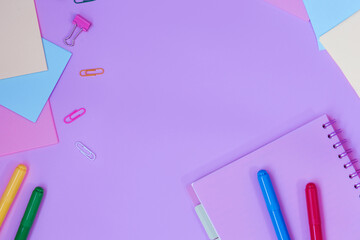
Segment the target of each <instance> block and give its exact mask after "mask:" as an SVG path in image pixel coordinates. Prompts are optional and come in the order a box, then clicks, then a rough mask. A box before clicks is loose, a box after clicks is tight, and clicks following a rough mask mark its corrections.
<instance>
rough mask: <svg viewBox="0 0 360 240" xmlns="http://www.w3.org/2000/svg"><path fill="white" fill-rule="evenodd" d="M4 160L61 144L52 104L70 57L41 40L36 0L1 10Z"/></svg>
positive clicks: (0, 150)
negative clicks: (26, 151) (53, 94)
mask: <svg viewBox="0 0 360 240" xmlns="http://www.w3.org/2000/svg"><path fill="white" fill-rule="evenodd" d="M0 32H1V33H2V36H3V37H2V38H1V39H0V53H1V54H0V156H1V155H6V154H11V153H16V152H20V151H24V150H29V149H33V148H37V147H43V146H47V145H51V144H55V143H57V142H58V138H57V133H56V128H55V125H54V121H53V116H52V111H51V107H50V103H49V102H48V100H49V97H50V95H51V93H52V92H53V90H54V88H55V86H56V84H57V82H58V80H59V78H60V76H61V74H62V72H63V71H64V69H65V67H66V65H67V63H68V61H69V59H70V56H71V53H70V52H68V51H66V50H65V49H63V48H60V47H58V46H56V45H55V44H53V43H51V42H49V41H47V40H42V39H41V34H40V28H39V24H38V18H37V13H36V9H35V4H34V1H33V0H22V1H6V2H4V3H2V4H1V7H0Z"/></svg>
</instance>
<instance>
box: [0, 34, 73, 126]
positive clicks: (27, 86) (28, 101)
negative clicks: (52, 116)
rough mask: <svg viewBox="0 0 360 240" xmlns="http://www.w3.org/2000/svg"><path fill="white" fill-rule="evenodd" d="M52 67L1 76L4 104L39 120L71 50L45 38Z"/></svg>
mask: <svg viewBox="0 0 360 240" xmlns="http://www.w3.org/2000/svg"><path fill="white" fill-rule="evenodd" d="M43 45H44V51H45V57H46V62H47V65H48V70H47V71H44V72H38V73H33V74H28V75H23V76H19V77H13V78H7V79H3V80H0V105H3V106H4V107H6V108H8V109H10V110H12V111H13V112H15V113H17V114H19V115H21V116H23V117H25V118H27V119H29V120H30V121H32V122H36V121H37V119H38V117H39V115H40V113H41V111H42V109H43V108H44V106H45V104H46V102H47V100H48V98H49V97H50V95H51V93H52V91H53V90H54V88H55V86H56V83H57V82H58V80H59V78H60V76H61V74H62V72H63V71H64V69H65V67H66V64H67V63H68V62H69V60H70V57H71V52H69V51H67V50H65V49H63V48H61V47H58V46H57V45H55V44H53V43H51V42H49V41H47V40H45V39H43Z"/></svg>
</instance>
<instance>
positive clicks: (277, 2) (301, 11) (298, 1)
mask: <svg viewBox="0 0 360 240" xmlns="http://www.w3.org/2000/svg"><path fill="white" fill-rule="evenodd" d="M265 2H268V3H271V4H273V5H274V6H276V7H278V8H280V9H282V10H284V11H286V12H288V13H290V14H292V15H295V16H296V17H299V18H301V19H302V20H304V21H309V16H308V14H307V12H306V9H305V6H304V3H303V1H302V0H265Z"/></svg>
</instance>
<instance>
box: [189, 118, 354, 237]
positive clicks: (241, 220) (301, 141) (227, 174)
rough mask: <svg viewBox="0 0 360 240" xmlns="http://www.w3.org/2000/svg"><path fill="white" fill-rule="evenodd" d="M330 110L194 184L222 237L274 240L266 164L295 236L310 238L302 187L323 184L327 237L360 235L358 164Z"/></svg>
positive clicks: (323, 213)
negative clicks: (264, 186) (261, 180)
mask: <svg viewBox="0 0 360 240" xmlns="http://www.w3.org/2000/svg"><path fill="white" fill-rule="evenodd" d="M334 125H335V124H334V123H333V122H331V121H330V120H329V119H328V117H327V116H326V115H324V116H321V117H319V118H317V119H315V120H314V121H312V122H310V123H308V124H306V125H304V126H302V127H300V128H298V129H296V130H294V131H292V132H290V133H288V134H286V135H284V136H282V137H280V138H279V139H277V140H275V141H273V142H271V143H269V144H267V145H265V146H263V147H261V148H259V149H257V150H256V151H254V152H252V153H250V154H248V155H246V156H244V157H242V158H241V159H239V160H237V161H235V162H233V163H230V164H228V165H227V166H225V167H223V168H221V169H219V170H217V171H215V172H212V173H211V174H209V175H207V176H205V177H203V178H201V179H199V180H197V181H196V182H194V183H193V184H192V187H193V189H194V191H195V193H196V196H197V198H198V199H197V200H198V201H199V203H200V204H202V206H203V207H204V209H205V211H206V213H207V215H208V216H209V219H210V220H211V223H212V224H213V227H214V229H215V230H216V232H217V234H218V236H219V238H220V239H221V240H233V239H276V234H275V232H274V228H273V226H272V224H271V221H269V220H268V218H269V217H268V215H269V213H268V210H267V208H266V206H265V204H263V200H262V193H261V191H259V185H258V180H257V178H256V173H257V171H258V170H259V169H267V171H268V172H269V173H271V179H272V181H273V184H274V186H276V189H275V190H276V195H277V197H278V200H279V202H280V205H281V211H282V213H283V214H284V218H285V221H286V224H287V228H288V232H289V235H290V237H291V238H292V239H309V236H310V231H309V225H308V216H307V210H306V199H305V194H304V187H305V185H306V184H307V183H308V181H309V180H311V181H313V182H314V183H316V185H317V186H318V188H319V189H321V196H323V197H322V198H321V206H322V211H321V212H322V217H323V218H322V221H321V222H322V230H323V234H324V236H326V237H327V240H339V239H352V238H353V237H354V236H358V235H359V234H360V229H359V227H358V223H359V222H360V210H359V208H358V206H359V196H360V189H357V188H360V185H359V184H358V183H359V182H360V179H359V178H358V177H355V178H352V179H350V178H349V177H348V176H349V175H350V174H352V173H354V172H355V171H354V168H356V167H357V166H356V165H354V166H352V167H348V168H344V165H349V164H350V162H351V159H350V158H349V155H348V151H346V150H345V148H344V146H343V142H342V141H341V139H340V137H339V136H338V134H340V132H339V131H337V130H336V128H335V127H334Z"/></svg>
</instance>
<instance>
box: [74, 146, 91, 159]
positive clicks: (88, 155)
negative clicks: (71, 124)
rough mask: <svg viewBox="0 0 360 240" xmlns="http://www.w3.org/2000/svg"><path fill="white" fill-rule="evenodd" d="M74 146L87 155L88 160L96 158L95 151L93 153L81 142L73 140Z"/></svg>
mask: <svg viewBox="0 0 360 240" xmlns="http://www.w3.org/2000/svg"><path fill="white" fill-rule="evenodd" d="M75 146H76V148H77V149H79V151H80V152H81V153H82V154H83V155H84V156H85V157H87V158H88V159H89V160H92V161H94V160H95V158H96V155H95V153H93V152H92V151H91V150H90V149H89V148H88V147H86V146H85V145H84V144H83V143H82V142H75Z"/></svg>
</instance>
